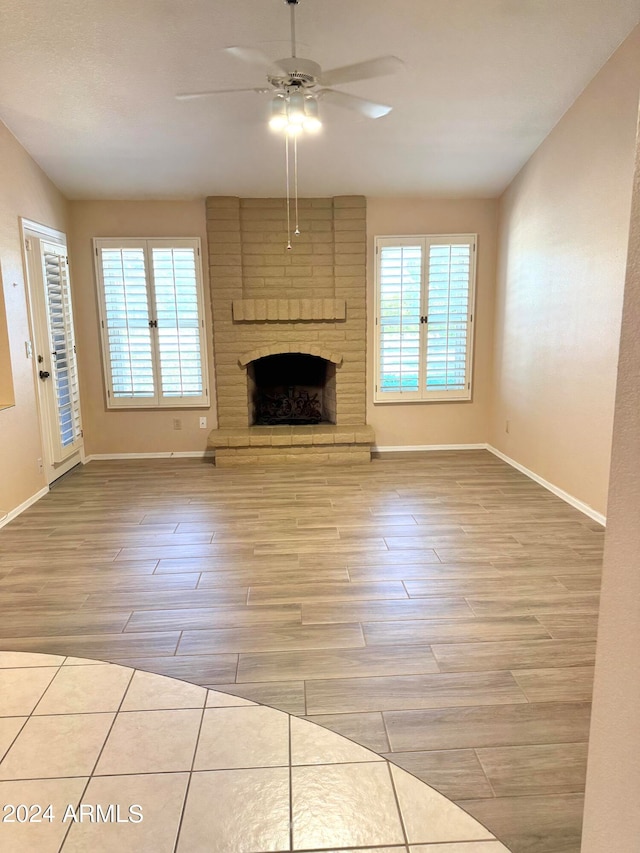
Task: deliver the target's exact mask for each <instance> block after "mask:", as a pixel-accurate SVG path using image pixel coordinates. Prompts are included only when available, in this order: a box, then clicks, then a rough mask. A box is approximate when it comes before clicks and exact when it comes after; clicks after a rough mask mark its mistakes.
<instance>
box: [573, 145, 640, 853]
mask: <svg viewBox="0 0 640 853" xmlns="http://www.w3.org/2000/svg"><path fill="white" fill-rule="evenodd" d="M638 138H639V140H640V135H639V137H638ZM639 374H640V144H639V145H638V153H637V160H636V178H635V190H634V202H633V215H632V220H631V241H630V245H629V262H628V266H627V283H626V287H625V295H624V307H623V316H622V336H621V343H620V362H619V366H618V389H617V395H616V405H615V420H614V425H613V451H612V463H611V489H610V491H609V517H608V522H607V536H606V540H605V555H604V571H603V576H602V600H601V605H600V620H599V624H598V647H597V654H596V677H595V687H594V695H593V701H594V704H593V715H592V719H591V736H590V740H589V761H588V768H587V793H586V801H585V817H584V830H583V840H582V851H583V853H602V851H604V850H611V851H615V853H637V851H638V849H639V847H640V809H639V808H638V803H639V802H640V762H639V761H638V755H640V672H639V670H638V650H639V649H640V617H639V613H638V602H640V571H638V561H639V557H638V555H639V554H640V524H639V520H640V414H639V413H640V385H639V384H638V375H639Z"/></svg>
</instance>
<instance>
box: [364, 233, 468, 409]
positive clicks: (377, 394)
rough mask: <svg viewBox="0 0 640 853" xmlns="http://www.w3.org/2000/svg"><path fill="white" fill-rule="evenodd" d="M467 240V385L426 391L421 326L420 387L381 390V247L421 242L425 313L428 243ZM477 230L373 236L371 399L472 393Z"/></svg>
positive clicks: (454, 397) (436, 399) (460, 398)
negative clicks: (372, 384)
mask: <svg viewBox="0 0 640 853" xmlns="http://www.w3.org/2000/svg"><path fill="white" fill-rule="evenodd" d="M455 242H458V243H468V244H469V245H470V246H471V254H470V266H469V302H468V307H467V312H468V328H467V353H466V361H465V377H466V379H467V387H466V388H463V389H460V390H453V391H428V390H427V389H426V387H425V383H424V381H423V376H424V369H425V364H426V362H425V358H426V330H427V328H428V326H425V328H424V331H423V330H422V327H421V335H420V368H419V369H420V377H421V380H420V381H419V387H418V388H417V389H416V390H415V391H392V392H389V391H381V390H379V389H380V388H381V386H382V381H381V376H380V357H381V346H380V344H381V341H380V309H381V306H380V301H381V293H380V249H381V248H382V247H383V246H398V247H402V246H416V245H418V244H420V246H421V248H422V273H421V275H422V284H421V291H420V304H421V309H420V313H421V314H422V315H426V314H427V310H426V305H427V303H428V298H429V280H428V270H427V265H428V258H429V247H430V246H432V245H440V246H443V245H444V246H446V245H449V244H451V243H455ZM477 246H478V235H477V234H404V235H397V236H396V235H383V236H377V237H374V258H375V285H374V286H375V298H374V359H375V362H374V386H373V402H374V404H375V405H378V404H383V405H384V404H390V403H391V404H393V403H395V404H397V403H455V402H468V401H470V400H471V399H472V397H473V351H474V345H475V314H476V305H475V301H476V280H477V254H478V253H477Z"/></svg>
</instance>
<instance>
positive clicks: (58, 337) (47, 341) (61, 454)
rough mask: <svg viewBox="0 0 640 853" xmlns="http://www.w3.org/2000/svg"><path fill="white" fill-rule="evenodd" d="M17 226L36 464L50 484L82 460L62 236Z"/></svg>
mask: <svg viewBox="0 0 640 853" xmlns="http://www.w3.org/2000/svg"><path fill="white" fill-rule="evenodd" d="M23 227H24V237H25V251H26V258H27V279H28V285H29V306H30V312H31V324H32V332H33V344H34V352H33V356H34V361H35V364H34V368H35V381H36V387H37V391H38V408H39V414H40V423H41V434H42V446H43V459H42V465H43V470H44V473H45V476H46V479H47V483H49V484H51V483H52V482H54V481H55V480H56V479H58V477H60V476H61V475H62V474H64V473H66V472H67V471H69V470H70V469H71V468H73V467H74V466H75V465H77V464H78V463H79V462H81V461H82V451H83V433H82V420H81V410H80V390H79V386H78V363H77V352H76V343H75V334H74V324H73V306H72V302H71V286H70V280H69V265H68V261H67V247H66V244H65V242H64V235H62V234H58V233H57V232H52V231H51V230H50V229H46V230H43V231H37V230H34V228H33V227H28V226H27V224H26V223H23ZM35 227H37V226H35Z"/></svg>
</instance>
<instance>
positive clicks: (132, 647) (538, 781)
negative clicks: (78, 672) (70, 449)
mask: <svg viewBox="0 0 640 853" xmlns="http://www.w3.org/2000/svg"><path fill="white" fill-rule="evenodd" d="M602 542H603V529H602V528H601V527H600V526H599V525H598V524H597V523H595V522H592V521H591V520H590V519H589V518H587V517H586V516H584V515H582V514H581V513H579V512H578V511H576V510H574V509H572V508H571V507H569V506H568V505H566V504H565V503H563V502H562V501H560V500H559V499H558V498H555V497H554V496H553V495H551V494H549V493H548V492H546V491H545V490H544V489H542V488H541V487H540V486H538V485H536V484H535V483H533V482H532V481H530V480H528V479H527V478H526V477H524V476H523V475H521V474H519V473H518V472H516V471H514V470H513V469H511V468H510V467H509V466H507V465H506V464H504V463H503V462H501V461H500V460H498V459H496V458H495V457H494V456H492V455H491V454H489V453H488V452H483V451H478V452H476V451H460V452H456V453H432V454H428V455H424V456H417V455H414V456H412V457H411V458H397V459H389V458H386V459H384V460H374V461H373V462H372V463H371V465H359V466H353V467H344V468H308V467H298V466H289V467H284V468H277V469H273V470H272V469H266V470H265V469H249V470H239V469H235V470H234V469H216V468H214V467H212V465H211V464H210V463H203V462H199V461H193V460H153V461H139V462H138V461H136V462H119V461H118V462H92V463H90V464H89V465H87V466H86V467H85V468H84V469H82V470H76V471H74V472H73V473H72V474H71V475H69V476H68V477H66V478H65V479H64V480H63V481H62V482H60V483H59V484H58V485H57V486H56V487H55V488H54V490H53V491H52V492H51V493H50V494H49V495H47V496H46V497H45V498H43V499H42V500H41V501H39V502H38V503H37V504H35V505H34V506H33V507H32V508H30V509H29V510H28V511H26V512H25V513H23V514H22V515H21V516H19V518H17V519H15V520H14V521H13V522H12V523H11V524H9V525H8V526H7V527H5V528H4V529H3V530H2V531H0V617H1V622H0V625H1V627H0V649H2V650H23V651H39V652H50V653H54V654H56V653H60V654H70V655H76V656H87V657H92V658H100V659H103V660H109V661H113V662H117V663H123V664H127V665H131V666H135V667H138V668H141V669H146V670H149V671H152V672H157V673H161V674H166V675H171V676H176V677H179V678H183V679H186V680H189V681H194V682H196V683H198V684H201V685H204V686H207V687H212V688H216V689H218V690H223V691H229V692H233V693H236V694H237V695H240V696H243V697H246V698H249V699H253V700H256V701H258V702H263V703H266V704H269V705H273V706H275V707H277V708H281V709H283V710H286V711H288V712H290V713H293V714H297V715H300V716H307V717H309V718H310V719H313V720H315V721H316V722H319V723H321V724H323V725H325V726H327V727H328V728H331V729H333V730H335V731H338V732H340V733H341V734H344V735H346V736H348V737H350V738H352V739H354V740H355V741H357V742H359V743H361V744H363V745H364V746H367V747H370V748H372V749H374V750H376V751H377V752H379V753H381V754H383V755H385V756H387V757H388V758H390V759H391V760H392V761H395V762H396V763H397V764H399V765H400V766H402V767H404V768H406V769H407V770H410V771H411V772H412V773H414V774H416V775H417V776H419V777H420V778H422V779H424V780H425V781H427V782H429V783H430V784H431V785H433V786H434V787H436V788H437V789H439V790H440V791H442V792H443V793H444V794H445V795H446V796H448V797H450V798H451V799H454V800H456V801H457V802H459V803H460V804H461V805H462V806H463V807H464V808H466V809H467V810H468V811H470V812H471V813H472V814H473V815H475V816H476V817H478V818H479V819H480V820H482V821H483V822H484V823H485V824H486V825H487V826H488V827H489V829H490V830H491V831H492V832H494V833H495V834H496V835H497V836H498V837H499V838H500V839H501V840H503V841H504V842H505V843H506V844H507V845H508V846H510V847H511V848H512V850H513V851H514V853H578V851H579V846H580V844H579V840H580V825H581V816H582V792H583V789H584V775H585V762H586V741H587V736H588V725H589V709H590V696H591V681H592V674H593V661H594V649H595V634H596V618H597V606H598V590H599V583H600V568H601V559H602Z"/></svg>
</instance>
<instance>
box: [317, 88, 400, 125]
mask: <svg viewBox="0 0 640 853" xmlns="http://www.w3.org/2000/svg"><path fill="white" fill-rule="evenodd" d="M317 97H318V98H322V100H323V101H328V102H329V103H330V104H335V105H336V106H337V107H344V108H345V109H347V110H354V111H355V112H357V113H360V114H361V115H363V116H366V117H367V118H382V116H386V115H387V114H388V113H390V112H391V110H392V109H393V107H389V106H387V105H386V104H376V103H375V101H367V100H366V99H365V98H356V96H355V95H348V94H347V93H346V92H338V91H336V89H320V91H319V92H317Z"/></svg>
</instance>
